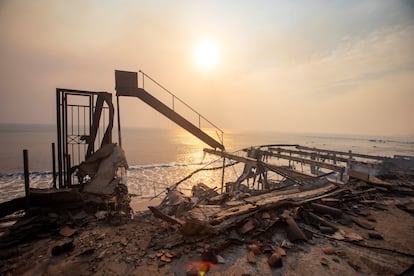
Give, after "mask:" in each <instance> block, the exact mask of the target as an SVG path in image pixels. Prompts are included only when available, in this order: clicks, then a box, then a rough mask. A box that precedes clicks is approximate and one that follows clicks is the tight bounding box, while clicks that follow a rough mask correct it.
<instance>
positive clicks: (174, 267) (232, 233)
mask: <svg viewBox="0 0 414 276" xmlns="http://www.w3.org/2000/svg"><path fill="white" fill-rule="evenodd" d="M407 202H408V204H412V203H409V202H412V198H407V197H405V198H398V197H392V198H383V199H382V200H381V205H380V206H381V207H380V208H379V207H378V206H379V205H378V206H375V207H369V206H368V207H367V206H363V207H362V206H361V205H358V207H357V206H355V208H358V210H359V211H358V213H360V215H358V216H357V218H358V219H360V220H361V219H364V220H365V221H369V223H370V225H372V226H373V227H374V228H375V233H377V234H379V235H376V236H375V237H370V236H369V233H370V232H372V230H367V229H366V225H365V227H361V226H359V225H358V224H356V223H353V224H350V226H346V225H340V229H341V230H343V231H346V232H348V233H349V232H351V233H353V237H356V238H355V239H352V238H350V239H349V238H348V239H345V240H338V238H339V239H342V237H338V236H334V235H328V234H322V233H320V231H318V229H316V228H314V227H312V226H310V225H307V224H305V223H304V222H303V221H302V220H300V219H298V220H297V222H298V225H299V227H300V228H301V229H302V230H303V231H304V232H305V233H306V235H307V236H309V237H310V236H311V234H312V233H313V234H312V237H310V238H309V239H308V240H307V241H296V242H289V241H288V240H287V237H286V231H285V230H284V227H285V226H284V223H283V222H276V223H274V225H273V226H272V227H270V228H268V229H267V231H266V232H264V233H260V234H259V235H258V234H257V233H255V232H254V231H252V232H248V233H245V234H243V235H241V234H240V232H238V231H237V229H230V230H229V231H227V232H226V233H223V234H221V235H210V236H207V237H203V236H197V235H196V236H191V237H186V236H183V235H181V234H180V232H179V230H178V228H177V226H175V225H172V224H170V223H167V222H165V221H163V220H161V219H158V218H155V217H153V216H152V214H151V213H149V212H141V213H138V214H136V216H135V218H134V219H132V220H130V221H128V222H127V223H125V224H123V223H120V221H119V220H118V219H117V218H116V217H107V218H105V219H103V220H101V221H97V220H91V221H90V222H89V223H88V224H87V225H86V226H83V227H75V226H74V225H69V226H68V225H64V226H61V227H60V231H59V233H60V234H59V233H58V232H52V233H45V234H44V237H43V238H42V237H40V238H38V239H36V240H34V241H28V242H25V243H22V244H20V245H17V246H14V247H11V248H8V249H2V253H1V260H0V273H1V274H2V275H91V274H97V275H197V272H198V273H200V271H203V270H208V272H207V275H312V274H315V275H333V274H336V275H398V274H402V273H404V271H408V269H409V268H410V266H412V265H413V264H414V241H413V239H412V237H413V233H414V217H413V214H412V213H409V212H407V211H403V210H401V209H400V208H397V207H396V206H397V205H399V206H401V205H406V204H407ZM279 213H280V212H279ZM269 214H270V216H274V215H276V213H272V212H271V211H270V212H269ZM63 228H64V230H62V229H63ZM72 232H73V233H72ZM380 237H382V239H379V238H380ZM275 251H277V252H279V255H280V256H281V257H280V259H281V265H282V266H281V267H279V268H272V267H270V266H269V263H268V259H269V257H270V256H271V255H272V253H273V252H275ZM250 252H251V253H250ZM410 273H411V274H410ZM412 273H413V269H411V270H410V272H406V275H412Z"/></svg>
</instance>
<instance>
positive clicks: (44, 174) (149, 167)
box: [0, 162, 211, 179]
mask: <svg viewBox="0 0 414 276" xmlns="http://www.w3.org/2000/svg"><path fill="white" fill-rule="evenodd" d="M209 164H211V162H198V163H169V164H149V165H131V166H129V167H128V171H145V170H154V169H166V168H178V167H195V166H206V165H209ZM52 174H53V172H52V171H31V172H29V175H30V176H31V177H47V176H52ZM23 177H24V173H23V172H14V173H0V179H1V178H19V179H20V178H21V179H23Z"/></svg>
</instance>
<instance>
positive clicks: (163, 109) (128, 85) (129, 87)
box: [115, 70, 224, 150]
mask: <svg viewBox="0 0 414 276" xmlns="http://www.w3.org/2000/svg"><path fill="white" fill-rule="evenodd" d="M139 73H140V74H141V75H142V80H143V81H142V83H143V85H144V79H148V80H150V81H151V82H152V83H154V84H156V85H157V86H158V87H160V88H161V89H162V90H163V91H164V92H166V93H168V94H169V95H170V96H171V99H172V101H171V103H172V106H171V107H169V106H168V105H167V104H165V103H163V102H162V101H160V100H159V99H157V98H156V97H154V96H153V95H151V94H150V93H148V92H147V91H146V90H145V89H144V87H142V88H139V87H138V73H137V72H128V71H119V70H115V83H116V87H115V89H116V95H117V97H118V96H127V97H137V98H138V99H140V100H142V101H143V102H145V103H146V104H148V105H149V106H151V107H152V108H154V109H155V110H157V111H158V112H160V113H161V114H163V115H164V116H166V117H167V118H168V119H170V120H171V121H173V122H174V123H176V124H177V125H179V126H181V127H182V128H184V129H185V130H187V131H188V132H190V133H191V134H193V135H194V136H196V137H197V138H198V139H200V140H201V141H203V142H204V143H206V144H207V145H209V146H210V147H212V148H215V149H216V148H218V149H221V150H224V145H223V131H222V130H221V129H219V128H218V127H217V126H215V125H214V124H213V123H211V122H210V121H209V120H207V119H206V118H205V117H204V116H202V115H201V114H200V113H198V112H197V111H195V110H194V109H193V108H192V107H190V106H189V105H187V104H186V103H185V102H183V101H182V100H181V99H180V98H178V97H177V96H175V95H174V94H173V93H171V92H170V91H168V90H167V89H166V88H165V87H164V86H162V85H161V84H159V83H158V82H156V81H155V80H154V79H152V78H151V77H150V76H148V75H147V74H145V73H144V72H142V71H139ZM177 102H179V103H180V104H182V105H184V106H185V107H187V108H188V109H189V110H190V111H191V112H193V113H194V114H196V115H197V116H198V126H197V125H196V124H194V123H192V122H190V120H187V119H186V118H184V117H183V116H182V115H180V114H179V113H178V112H177V111H176V110H175V104H176V103H177ZM201 120H203V122H206V123H207V124H208V126H209V127H210V128H213V129H214V130H215V132H216V134H217V135H218V139H219V140H220V141H217V140H216V139H214V138H213V137H211V136H210V135H208V134H207V133H206V132H205V131H203V130H202V129H201Z"/></svg>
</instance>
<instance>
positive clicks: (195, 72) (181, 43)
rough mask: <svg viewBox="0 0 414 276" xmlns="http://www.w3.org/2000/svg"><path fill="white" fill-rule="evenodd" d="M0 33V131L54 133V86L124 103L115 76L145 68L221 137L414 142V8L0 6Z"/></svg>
mask: <svg viewBox="0 0 414 276" xmlns="http://www.w3.org/2000/svg"><path fill="white" fill-rule="evenodd" d="M0 37H1V43H0V123H55V116H56V114H55V88H56V87H64V88H74V89H84V90H94V91H108V92H112V93H114V85H115V84H114V70H115V69H120V70H131V71H137V70H139V69H141V70H143V71H145V72H146V73H148V74H149V75H151V76H153V77H154V78H156V79H157V80H159V81H160V82H161V83H162V84H163V85H164V86H166V87H167V88H169V89H170V90H171V91H173V92H174V93H176V94H177V95H178V96H179V97H181V98H182V99H184V100H186V101H187V102H188V103H189V104H190V105H192V106H193V107H194V108H196V109H197V110H199V111H200V112H201V113H202V114H204V115H205V116H206V117H207V118H209V119H211V121H213V122H214V123H216V124H217V125H218V126H220V127H222V128H224V129H247V130H271V131H286V132H292V131H295V132H324V133H344V134H369V135H401V134H402V135H404V134H414V1H410V0H406V1H388V0H384V1H381V0H372V1H361V0H356V1H350V0H343V1H193V0H191V1H115V0H114V1H109V0H107V1H81V0H79V1H41V0H39V1H18V0H17V1H4V0H0ZM200 41H210V42H211V43H213V44H215V45H216V47H217V51H218V60H217V64H215V65H213V66H211V67H210V68H209V69H208V70H206V69H205V68H202V67H200V66H199V65H198V64H197V63H196V60H195V57H194V52H195V51H196V45H197V44H198V43H199V42H200ZM149 92H151V91H149ZM121 111H122V122H123V124H124V126H153V127H160V126H161V127H170V126H172V123H170V122H169V121H168V120H167V119H165V118H163V117H161V115H159V114H157V113H156V112H155V111H153V110H151V109H150V108H149V107H147V106H146V105H145V104H144V103H142V102H139V101H138V100H136V99H131V98H125V99H122V100H121Z"/></svg>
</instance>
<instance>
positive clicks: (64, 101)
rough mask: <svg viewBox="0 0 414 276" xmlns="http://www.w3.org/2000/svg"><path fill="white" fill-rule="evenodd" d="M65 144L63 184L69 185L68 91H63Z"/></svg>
mask: <svg viewBox="0 0 414 276" xmlns="http://www.w3.org/2000/svg"><path fill="white" fill-rule="evenodd" d="M62 136H63V146H64V151H63V169H64V173H63V182H64V183H63V186H64V187H66V186H67V181H68V179H67V173H68V171H67V168H68V165H67V155H68V104H67V95H66V91H65V92H63V135H62Z"/></svg>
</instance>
